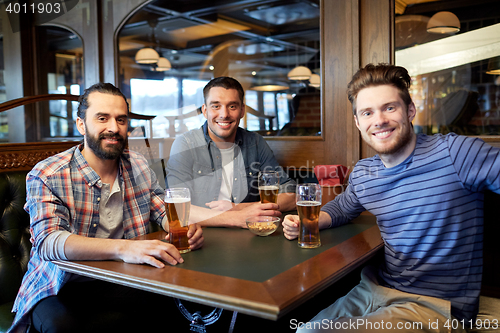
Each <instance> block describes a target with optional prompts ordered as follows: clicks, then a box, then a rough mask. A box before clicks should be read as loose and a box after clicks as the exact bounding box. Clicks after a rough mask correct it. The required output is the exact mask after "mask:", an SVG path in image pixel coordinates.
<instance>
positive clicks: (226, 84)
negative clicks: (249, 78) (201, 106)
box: [203, 76, 245, 105]
mask: <svg viewBox="0 0 500 333" xmlns="http://www.w3.org/2000/svg"><path fill="white" fill-rule="evenodd" d="M214 87H222V88H224V89H235V90H236V91H237V92H238V96H239V97H240V102H241V105H244V103H243V99H244V98H245V91H244V90H243V87H242V86H241V84H240V83H239V82H238V80H236V79H233V78H232V77H228V76H221V77H216V78H215V79H212V80H210V82H208V83H207V85H206V86H205V88H203V97H204V98H205V104H207V98H208V94H209V93H210V89H212V88H214Z"/></svg>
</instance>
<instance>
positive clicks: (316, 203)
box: [297, 201, 321, 206]
mask: <svg viewBox="0 0 500 333" xmlns="http://www.w3.org/2000/svg"><path fill="white" fill-rule="evenodd" d="M297 206H321V202H320V201H297Z"/></svg>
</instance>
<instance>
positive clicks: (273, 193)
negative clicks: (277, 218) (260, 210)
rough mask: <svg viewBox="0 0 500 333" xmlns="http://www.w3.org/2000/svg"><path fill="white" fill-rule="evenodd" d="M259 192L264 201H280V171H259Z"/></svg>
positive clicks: (261, 200)
mask: <svg viewBox="0 0 500 333" xmlns="http://www.w3.org/2000/svg"><path fill="white" fill-rule="evenodd" d="M258 182H259V194H260V202H262V203H267V202H271V203H278V193H279V190H280V185H279V184H280V177H279V176H278V172H276V171H270V172H259V176H258Z"/></svg>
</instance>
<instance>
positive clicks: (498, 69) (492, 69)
mask: <svg viewBox="0 0 500 333" xmlns="http://www.w3.org/2000/svg"><path fill="white" fill-rule="evenodd" d="M486 74H491V75H500V57H495V58H491V59H490V60H488V69H487V70H486Z"/></svg>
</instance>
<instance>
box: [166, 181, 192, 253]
mask: <svg viewBox="0 0 500 333" xmlns="http://www.w3.org/2000/svg"><path fill="white" fill-rule="evenodd" d="M190 208H191V195H190V193H189V189H188V188H168V189H166V190H165V210H166V212H167V220H168V226H169V236H170V243H171V244H173V245H174V246H175V247H176V248H177V249H178V250H179V252H180V253H186V252H189V251H191V249H190V248H189V242H188V236H187V232H188V222H189V210H190Z"/></svg>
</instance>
